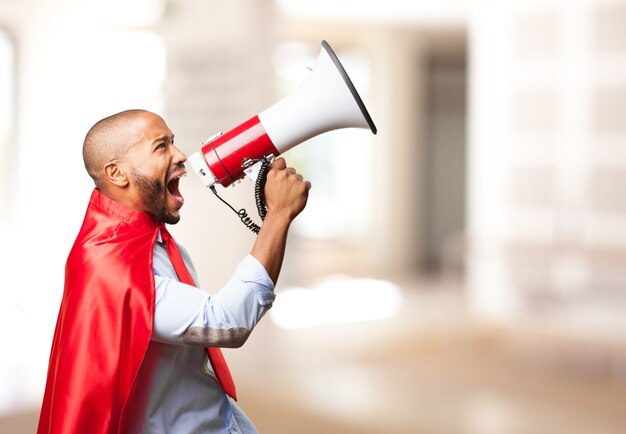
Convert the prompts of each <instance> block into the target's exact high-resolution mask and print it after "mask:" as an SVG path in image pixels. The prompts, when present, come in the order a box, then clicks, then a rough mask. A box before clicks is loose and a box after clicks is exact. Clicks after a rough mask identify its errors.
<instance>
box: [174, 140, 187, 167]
mask: <svg viewBox="0 0 626 434" xmlns="http://www.w3.org/2000/svg"><path fill="white" fill-rule="evenodd" d="M171 149H172V162H173V163H174V164H180V163H184V162H185V161H187V156H186V155H185V154H184V152H182V151H181V150H180V149H178V148H177V147H176V146H174V145H173V144H172V148H171Z"/></svg>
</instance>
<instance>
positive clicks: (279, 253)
mask: <svg viewBox="0 0 626 434" xmlns="http://www.w3.org/2000/svg"><path fill="white" fill-rule="evenodd" d="M310 188H311V183H310V182H309V181H305V180H304V179H303V178H302V175H299V174H298V173H296V170H295V169H294V168H292V167H287V163H286V162H285V160H284V159H283V158H277V159H276V160H275V161H274V162H273V163H272V169H271V170H270V171H269V173H268V174H267V183H266V184H265V200H266V202H267V215H266V216H265V220H264V222H263V226H262V227H261V230H260V231H259V235H258V236H257V239H256V241H255V243H254V246H252V251H251V252H250V253H251V255H252V256H254V257H255V258H256V259H257V260H258V261H259V262H260V263H261V264H262V265H263V266H264V267H265V270H267V274H268V275H269V276H270V278H271V279H272V281H273V282H274V284H276V282H277V281H278V275H279V274H280V269H281V267H282V264H283V258H284V256H285V246H286V244H287V232H288V231H289V226H290V225H291V222H292V221H293V219H294V218H296V216H297V215H298V214H300V212H301V211H302V210H303V209H304V207H305V206H306V202H307V199H308V197H309V189H310Z"/></svg>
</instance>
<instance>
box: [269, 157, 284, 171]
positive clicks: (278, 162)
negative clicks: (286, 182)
mask: <svg viewBox="0 0 626 434" xmlns="http://www.w3.org/2000/svg"><path fill="white" fill-rule="evenodd" d="M271 167H272V169H276V170H283V169H284V168H286V167H287V162H286V161H285V159H284V158H282V157H279V158H277V159H275V160H274V161H273V162H272V166H271Z"/></svg>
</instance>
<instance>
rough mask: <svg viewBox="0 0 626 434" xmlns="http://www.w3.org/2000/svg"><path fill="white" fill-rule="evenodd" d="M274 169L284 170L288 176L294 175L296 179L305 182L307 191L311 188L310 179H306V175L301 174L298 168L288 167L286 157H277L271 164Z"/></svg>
mask: <svg viewBox="0 0 626 434" xmlns="http://www.w3.org/2000/svg"><path fill="white" fill-rule="evenodd" d="M271 168H272V170H273V171H277V172H280V171H283V173H284V174H285V175H286V176H287V177H290V176H293V177H295V178H296V180H298V181H299V182H304V184H305V187H306V191H308V190H309V189H310V188H311V183H310V182H309V181H305V180H304V177H303V176H302V175H300V174H299V173H298V172H297V171H296V169H294V168H293V167H287V162H286V161H285V159H284V158H282V157H279V158H277V159H275V160H274V161H273V162H272V166H271Z"/></svg>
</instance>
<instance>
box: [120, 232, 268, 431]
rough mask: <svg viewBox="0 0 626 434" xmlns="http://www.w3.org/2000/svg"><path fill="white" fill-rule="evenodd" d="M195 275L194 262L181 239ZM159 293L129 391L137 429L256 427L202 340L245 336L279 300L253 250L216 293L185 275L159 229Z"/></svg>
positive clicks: (226, 341)
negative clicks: (226, 387)
mask: <svg viewBox="0 0 626 434" xmlns="http://www.w3.org/2000/svg"><path fill="white" fill-rule="evenodd" d="M179 248H180V251H181V254H182V256H183V259H184V261H185V263H186V265H187V268H188V269H189V271H190V273H191V275H192V276H193V278H194V281H195V282H196V283H197V276H196V271H195V268H194V266H193V264H192V262H191V258H190V257H189V254H188V253H187V251H186V250H185V249H184V248H182V247H181V246H180V245H179ZM153 268H154V278H155V287H156V300H155V312H154V327H153V331H152V340H151V341H150V344H149V345H148V350H147V352H146V355H145V358H144V361H143V363H142V365H141V369H140V372H139V375H138V379H137V385H136V388H135V392H134V395H133V396H132V397H131V402H130V404H129V405H130V408H129V413H128V414H129V415H130V416H131V419H132V423H131V426H132V429H131V432H133V433H211V434H213V433H215V434H217V433H219V434H225V433H242V434H248V433H256V432H257V431H256V429H255V428H254V426H253V425H252V423H251V422H250V420H249V419H248V417H247V416H246V415H245V414H244V413H243V411H242V410H241V409H240V408H239V406H238V405H237V404H236V403H235V401H233V400H232V399H231V398H230V397H229V396H228V395H226V394H225V393H224V392H223V391H222V389H221V387H220V385H219V383H218V382H217V378H216V377H215V374H214V372H213V368H212V367H211V363H210V362H209V360H208V357H207V353H206V349H205V347H207V346H215V347H238V346H241V345H242V344H243V342H244V341H245V340H246V339H247V337H248V335H249V334H250V332H251V331H252V329H253V328H254V327H255V325H256V324H257V322H258V321H259V320H260V319H261V317H262V316H263V315H264V314H265V312H267V311H268V310H269V308H270V307H271V305H272V303H273V301H274V292H273V290H274V285H273V283H272V280H271V279H270V277H269V276H268V274H267V272H266V270H265V268H264V267H263V266H262V265H261V264H260V263H259V261H257V260H256V259H255V258H254V257H253V256H251V255H249V256H247V257H246V258H245V259H243V261H241V262H240V263H239V265H238V266H237V269H236V271H235V273H234V275H233V277H232V278H231V279H230V281H229V282H228V283H227V284H226V285H225V286H224V287H223V288H222V289H221V290H220V291H219V292H218V293H217V294H215V295H209V294H208V293H206V292H205V291H203V290H201V289H199V288H196V287H193V286H190V285H186V284H184V283H181V282H180V281H179V280H178V278H177V276H176V272H175V270H174V267H173V266H172V263H171V262H170V260H169V257H168V256H167V250H166V248H165V245H164V244H163V243H162V241H161V237H160V234H159V237H158V239H157V242H156V243H155V246H154V262H153Z"/></svg>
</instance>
